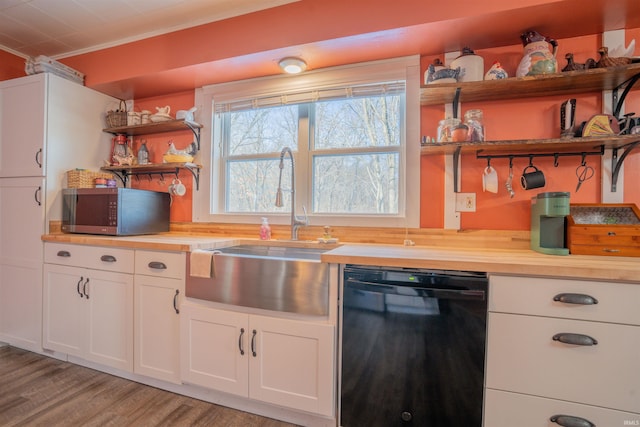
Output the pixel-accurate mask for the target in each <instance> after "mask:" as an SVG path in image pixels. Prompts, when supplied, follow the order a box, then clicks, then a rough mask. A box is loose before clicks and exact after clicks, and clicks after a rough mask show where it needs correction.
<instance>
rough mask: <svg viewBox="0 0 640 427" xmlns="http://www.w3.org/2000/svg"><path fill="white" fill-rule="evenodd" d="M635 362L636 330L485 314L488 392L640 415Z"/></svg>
mask: <svg viewBox="0 0 640 427" xmlns="http://www.w3.org/2000/svg"><path fill="white" fill-rule="evenodd" d="M569 333H571V334H579V335H580V336H586V337H591V338H593V339H595V340H596V341H597V344H596V345H575V344H568V343H565V342H562V341H559V340H556V339H560V336H559V335H558V334H564V335H563V337H566V338H567V339H568V338H569V336H568V335H566V334H569ZM554 338H555V339H554ZM563 339H564V338H563ZM639 360H640V327H638V326H629V325H616V324H610V323H598V322H585V321H577V320H567V319H552V318H546V317H535V316H521V315H512V314H503V313H489V322H488V338H487V376H486V386H487V387H488V388H494V389H500V390H505V391H513V392H520V393H525V394H532V395H536V396H542V397H549V398H554V399H562V400H570V401H573V402H578V403H584V404H588V405H596V406H603V407H607V408H612V409H617V410H621V411H628V412H634V413H640V399H639V398H638V397H639V396H640V369H638V361H639Z"/></svg>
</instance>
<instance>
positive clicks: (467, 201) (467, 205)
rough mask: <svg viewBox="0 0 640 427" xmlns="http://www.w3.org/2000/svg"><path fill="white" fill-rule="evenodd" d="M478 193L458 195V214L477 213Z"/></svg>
mask: <svg viewBox="0 0 640 427" xmlns="http://www.w3.org/2000/svg"><path fill="white" fill-rule="evenodd" d="M475 211H476V193H456V212H475Z"/></svg>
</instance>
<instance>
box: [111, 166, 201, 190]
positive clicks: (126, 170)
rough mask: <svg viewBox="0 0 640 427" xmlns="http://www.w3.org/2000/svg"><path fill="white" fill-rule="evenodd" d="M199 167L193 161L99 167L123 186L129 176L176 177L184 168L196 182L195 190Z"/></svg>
mask: <svg viewBox="0 0 640 427" xmlns="http://www.w3.org/2000/svg"><path fill="white" fill-rule="evenodd" d="M201 168H202V166H201V165H198V164H195V163H155V164H148V165H134V166H104V167H102V168H100V169H101V170H103V171H108V172H113V173H115V174H116V175H117V176H118V178H120V180H121V181H122V183H123V184H124V186H125V187H126V185H127V181H128V180H129V177H130V176H135V177H139V176H140V175H147V176H148V177H149V178H151V176H153V175H160V176H161V177H163V176H164V175H175V176H176V178H177V177H178V174H179V173H180V171H181V170H183V169H185V170H188V171H189V172H191V174H192V175H193V178H194V179H195V182H196V190H199V189H200V169H201Z"/></svg>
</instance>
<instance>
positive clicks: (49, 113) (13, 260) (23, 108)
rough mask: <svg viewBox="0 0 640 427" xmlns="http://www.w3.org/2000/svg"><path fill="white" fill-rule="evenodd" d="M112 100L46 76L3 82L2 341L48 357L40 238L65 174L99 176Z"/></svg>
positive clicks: (57, 214) (56, 208) (55, 210)
mask: <svg viewBox="0 0 640 427" xmlns="http://www.w3.org/2000/svg"><path fill="white" fill-rule="evenodd" d="M113 102H114V98H112V97H109V96H107V95H104V94H101V93H99V92H96V91H93V90H91V89H89V88H86V87H84V86H81V85H78V84H76V83H73V82H70V81H68V80H65V79H62V78H60V77H57V76H55V75H52V74H49V73H44V74H38V75H33V76H27V77H22V78H18V79H13V80H5V81H2V82H0V341H5V342H8V343H10V344H12V345H14V346H17V347H21V348H25V349H27V350H32V351H41V350H42V261H43V258H42V253H43V252H42V251H43V249H42V248H43V244H42V240H41V236H42V234H44V233H46V232H48V224H49V220H51V219H60V218H61V217H62V204H61V199H60V197H59V191H60V189H61V188H62V187H63V183H64V174H65V172H66V171H67V170H69V169H73V168H77V167H83V168H95V169H98V168H99V167H100V165H101V164H102V159H103V158H106V157H107V154H108V151H109V138H108V135H105V134H104V133H103V132H102V128H103V126H104V112H105V111H106V110H107V109H108V107H109V106H110V105H111V104H112V103H113Z"/></svg>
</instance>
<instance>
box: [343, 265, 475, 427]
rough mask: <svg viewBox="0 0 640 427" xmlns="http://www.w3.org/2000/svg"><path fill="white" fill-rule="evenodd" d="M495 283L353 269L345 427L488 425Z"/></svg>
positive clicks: (347, 288) (347, 294)
mask: <svg viewBox="0 0 640 427" xmlns="http://www.w3.org/2000/svg"><path fill="white" fill-rule="evenodd" d="M487 284H488V280H487V275H486V274H485V273H477V272H468V271H448V270H447V271H443V270H424V269H407V268H387V267H384V268H382V267H369V266H357V265H347V266H345V268H344V281H343V288H342V296H341V316H340V324H341V357H342V364H341V369H340V376H341V383H340V395H341V399H340V425H341V426H343V427H357V426H367V427H371V426H384V427H391V426H420V427H455V426H465V427H480V426H481V425H482V400H483V399H482V396H483V384H484V358H485V341H486V319H487Z"/></svg>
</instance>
